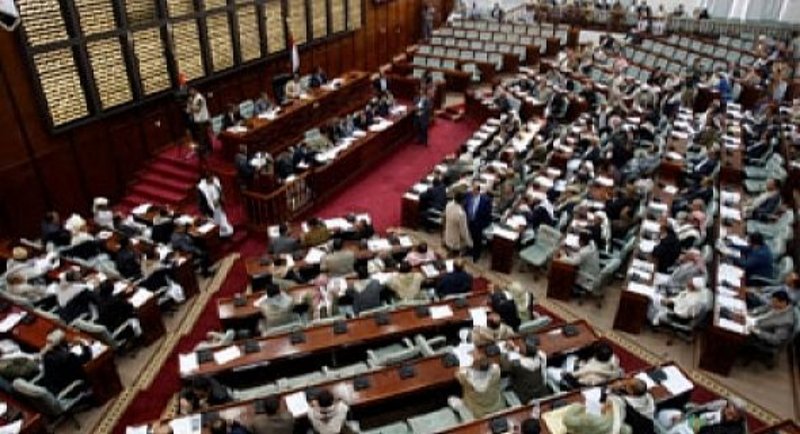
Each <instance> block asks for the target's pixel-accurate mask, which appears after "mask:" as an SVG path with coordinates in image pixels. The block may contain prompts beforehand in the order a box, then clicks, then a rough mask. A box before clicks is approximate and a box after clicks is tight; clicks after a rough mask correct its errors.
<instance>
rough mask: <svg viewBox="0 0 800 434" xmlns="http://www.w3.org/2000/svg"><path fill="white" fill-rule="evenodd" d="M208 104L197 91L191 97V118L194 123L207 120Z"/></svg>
mask: <svg viewBox="0 0 800 434" xmlns="http://www.w3.org/2000/svg"><path fill="white" fill-rule="evenodd" d="M208 119H209V115H208V105H206V99H205V98H204V97H203V95H201V94H200V93H199V92H198V93H197V94H195V96H194V98H192V120H194V122H195V123H202V122H208Z"/></svg>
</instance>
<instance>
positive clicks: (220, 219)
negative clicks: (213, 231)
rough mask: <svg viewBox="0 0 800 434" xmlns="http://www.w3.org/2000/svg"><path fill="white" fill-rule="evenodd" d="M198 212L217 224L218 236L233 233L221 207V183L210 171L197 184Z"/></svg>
mask: <svg viewBox="0 0 800 434" xmlns="http://www.w3.org/2000/svg"><path fill="white" fill-rule="evenodd" d="M197 190H198V196H199V207H200V212H202V213H203V214H204V215H206V216H208V217H209V218H212V219H214V223H216V224H217V226H219V236H221V237H229V236H231V235H233V226H232V225H231V224H230V222H229V221H228V215H227V214H225V210H224V209H223V208H222V185H221V184H220V182H219V178H217V177H216V176H214V174H212V173H210V172H209V173H207V174H206V175H205V177H203V179H201V180H200V182H199V183H198V184H197Z"/></svg>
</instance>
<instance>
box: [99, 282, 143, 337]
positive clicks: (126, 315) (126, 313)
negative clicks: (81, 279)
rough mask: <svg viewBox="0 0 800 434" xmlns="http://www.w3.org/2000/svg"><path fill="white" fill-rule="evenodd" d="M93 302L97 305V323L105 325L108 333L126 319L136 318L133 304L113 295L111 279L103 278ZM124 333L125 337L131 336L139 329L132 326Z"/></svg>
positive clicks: (137, 333) (139, 330)
mask: <svg viewBox="0 0 800 434" xmlns="http://www.w3.org/2000/svg"><path fill="white" fill-rule="evenodd" d="M93 304H94V305H95V307H97V313H98V317H97V323H98V324H101V325H102V326H103V327H105V328H106V330H108V332H109V333H113V332H114V331H115V330H116V329H118V328H119V327H120V326H121V325H122V324H124V323H125V322H126V321H129V320H131V319H133V318H136V310H135V308H134V307H133V305H132V304H131V303H130V302H128V300H126V299H124V298H122V297H118V296H116V295H114V283H113V282H112V281H111V280H105V281H103V283H101V284H100V287H99V290H98V292H97V296H96V297H95V298H94V300H93ZM125 333H126V335H125V337H132V336H134V335H139V334H140V333H141V329H140V328H139V326H138V325H137V326H132V327H130V330H127V331H126V332H125Z"/></svg>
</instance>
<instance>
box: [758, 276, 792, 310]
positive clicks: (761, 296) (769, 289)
mask: <svg viewBox="0 0 800 434" xmlns="http://www.w3.org/2000/svg"><path fill="white" fill-rule="evenodd" d="M745 291H746V292H745V299H746V301H747V308H748V309H749V310H760V309H761V308H765V307H768V306H769V304H770V303H771V301H772V295H773V294H775V293H776V292H778V291H784V292H786V295H788V296H789V301H790V303H791V304H792V305H795V306H796V305H798V303H800V275H799V274H797V273H796V272H794V271H793V272H791V273H789V274H788V275H786V279H784V282H783V284H782V285H778V286H766V287H762V288H758V287H751V288H746V290H745Z"/></svg>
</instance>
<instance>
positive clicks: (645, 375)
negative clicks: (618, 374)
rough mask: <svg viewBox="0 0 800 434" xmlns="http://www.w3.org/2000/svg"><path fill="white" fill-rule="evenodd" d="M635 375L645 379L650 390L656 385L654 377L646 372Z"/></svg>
mask: <svg viewBox="0 0 800 434" xmlns="http://www.w3.org/2000/svg"><path fill="white" fill-rule="evenodd" d="M635 377H636V378H638V379H639V380H642V381H644V384H646V385H647V390H650V389H652V388H654V387H656V382H655V381H653V379H652V378H650V376H649V375H647V373H646V372H640V373H638V374H636V376H635Z"/></svg>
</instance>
